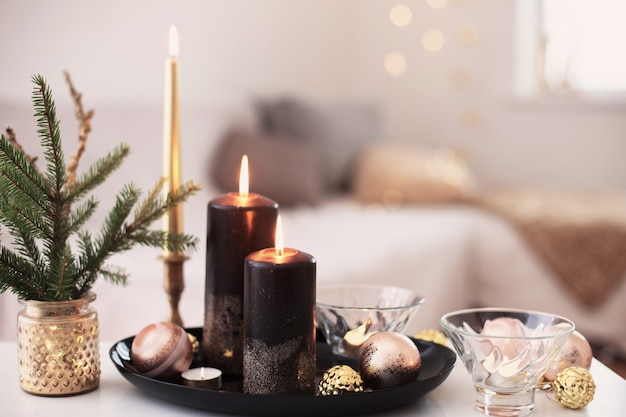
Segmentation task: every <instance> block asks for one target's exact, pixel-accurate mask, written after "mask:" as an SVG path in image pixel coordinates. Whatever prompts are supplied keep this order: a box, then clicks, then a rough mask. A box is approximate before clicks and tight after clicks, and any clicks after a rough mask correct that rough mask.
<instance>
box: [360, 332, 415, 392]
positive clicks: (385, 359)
mask: <svg viewBox="0 0 626 417" xmlns="http://www.w3.org/2000/svg"><path fill="white" fill-rule="evenodd" d="M421 367H422V358H421V356H420V352H419V350H418V349H417V346H415V343H413V341H412V340H411V339H409V338H408V337H407V336H405V335H403V334H400V333H396V332H378V333H374V334H373V335H371V336H370V337H369V338H368V339H367V340H366V341H365V342H364V343H363V345H361V351H360V352H359V373H360V374H361V378H363V383H364V384H365V387H366V388H371V389H380V388H388V387H393V386H396V385H402V384H406V383H409V382H413V381H415V380H416V379H417V375H418V374H419V370H420V368H421Z"/></svg>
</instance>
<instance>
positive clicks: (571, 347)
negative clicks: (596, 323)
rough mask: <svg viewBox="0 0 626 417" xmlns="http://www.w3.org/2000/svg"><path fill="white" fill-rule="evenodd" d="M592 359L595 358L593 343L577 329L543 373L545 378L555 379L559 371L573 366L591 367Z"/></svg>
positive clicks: (547, 379) (548, 379)
mask: <svg viewBox="0 0 626 417" xmlns="http://www.w3.org/2000/svg"><path fill="white" fill-rule="evenodd" d="M591 359H593V352H592V350H591V345H590V344H589V342H588V341H587V339H585V337H584V336H583V335H582V334H580V333H579V332H578V331H576V330H575V331H574V332H573V333H572V334H571V335H570V336H569V338H568V339H567V342H565V346H563V349H561V351H560V352H559V354H558V355H557V356H556V357H555V358H554V360H553V361H552V362H551V364H550V367H549V368H548V369H547V370H546V372H545V373H544V375H543V379H544V380H546V381H554V378H556V375H557V374H558V373H559V372H561V371H562V370H563V369H567V368H570V367H572V366H577V367H580V368H585V369H589V368H590V367H591Z"/></svg>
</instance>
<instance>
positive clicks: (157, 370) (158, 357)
mask: <svg viewBox="0 0 626 417" xmlns="http://www.w3.org/2000/svg"><path fill="white" fill-rule="evenodd" d="M130 357H131V359H132V361H133V365H135V367H136V368H137V371H139V372H140V373H142V374H143V375H145V376H147V377H150V378H155V379H160V380H171V379H174V378H176V377H178V376H179V375H180V374H181V373H182V372H183V371H186V370H187V369H189V365H191V361H192V360H193V348H192V344H191V341H190V340H189V337H188V336H187V333H186V332H185V330H184V329H183V328H182V327H180V326H179V325H177V324H174V323H169V322H159V323H152V324H149V325H147V326H146V327H144V328H143V329H141V330H140V331H139V333H137V335H136V336H135V339H134V340H133V343H132V345H131V351H130Z"/></svg>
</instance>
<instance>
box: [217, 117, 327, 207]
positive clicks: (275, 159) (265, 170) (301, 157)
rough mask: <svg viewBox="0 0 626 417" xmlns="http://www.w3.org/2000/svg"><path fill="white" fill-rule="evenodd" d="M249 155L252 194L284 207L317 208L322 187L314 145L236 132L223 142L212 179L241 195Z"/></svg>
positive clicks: (244, 130) (222, 186)
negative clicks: (242, 169)
mask: <svg viewBox="0 0 626 417" xmlns="http://www.w3.org/2000/svg"><path fill="white" fill-rule="evenodd" d="M244 154H247V155H248V166H249V173H250V177H249V178H250V192H252V193H257V194H262V195H264V196H266V197H269V198H271V199H273V200H275V201H277V202H278V204H279V205H280V206H283V207H285V206H293V205H297V204H312V205H314V204H317V203H318V202H319V200H320V198H321V194H322V186H321V180H320V178H321V177H320V173H319V165H318V158H317V156H316V154H315V151H314V150H313V149H312V147H311V145H309V144H306V143H298V142H293V141H289V140H284V139H280V138H277V137H274V136H269V135H265V134H261V133H258V132H253V131H250V130H246V129H242V128H235V129H233V130H231V131H229V132H228V133H227V134H226V135H225V136H224V137H223V138H222V140H221V142H220V144H219V145H218V148H217V150H216V152H215V154H214V157H213V161H212V163H211V178H212V179H213V181H214V182H215V184H216V185H217V186H218V187H220V188H221V189H222V191H224V192H229V191H238V189H239V171H240V167H241V157H242V156H243V155H244Z"/></svg>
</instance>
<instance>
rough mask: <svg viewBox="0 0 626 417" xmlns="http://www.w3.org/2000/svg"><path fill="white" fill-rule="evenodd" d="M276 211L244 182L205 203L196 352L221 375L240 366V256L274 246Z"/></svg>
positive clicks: (241, 260)
mask: <svg viewBox="0 0 626 417" xmlns="http://www.w3.org/2000/svg"><path fill="white" fill-rule="evenodd" d="M242 171H243V164H242ZM246 176H247V174H246ZM246 181H247V179H246ZM277 216H278V204H277V203H276V202H275V201H273V200H271V199H269V198H267V197H263V196H261V195H259V194H254V193H248V192H247V184H246V186H245V191H244V190H242V187H241V186H240V192H239V193H235V192H232V193H228V194H225V195H222V196H219V197H217V198H215V199H213V200H211V201H210V202H209V207H208V231H207V250H206V283H205V298H204V301H205V313H204V329H203V337H202V353H203V356H204V360H205V362H206V364H207V365H209V366H212V367H216V368H219V369H221V370H222V372H224V374H235V375H241V373H242V369H243V294H244V259H245V258H246V256H247V255H248V254H250V253H251V252H254V251H257V250H259V249H262V248H267V247H270V246H273V245H274V236H275V230H276V218H277Z"/></svg>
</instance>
